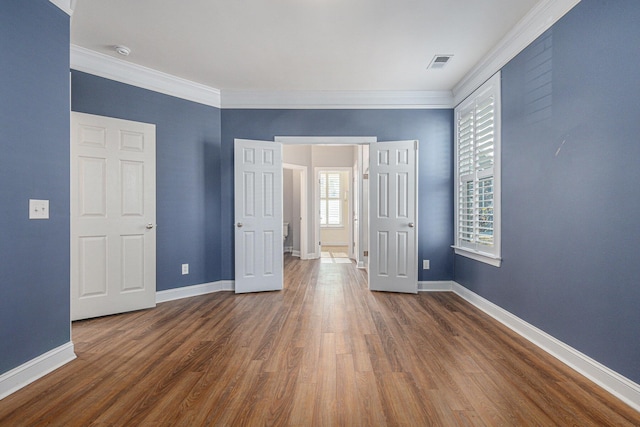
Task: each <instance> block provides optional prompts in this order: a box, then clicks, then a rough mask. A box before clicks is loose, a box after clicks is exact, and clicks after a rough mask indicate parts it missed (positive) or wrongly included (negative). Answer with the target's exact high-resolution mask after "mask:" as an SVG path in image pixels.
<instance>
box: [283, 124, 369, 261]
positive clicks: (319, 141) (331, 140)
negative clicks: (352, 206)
mask: <svg viewBox="0 0 640 427" xmlns="http://www.w3.org/2000/svg"><path fill="white" fill-rule="evenodd" d="M273 140H274V142H280V143H282V144H283V145H286V144H290V145H354V146H358V145H360V146H363V145H364V146H368V145H370V144H375V143H376V142H378V137H376V136H275V137H274V138H273ZM359 151H360V150H359ZM359 158H360V157H359ZM325 169H326V168H325ZM362 169H363V171H364V170H367V169H368V165H364V164H363V165H362ZM307 191H308V186H307ZM315 192H316V187H315V186H312V191H311V193H310V194H311V197H313V198H314V199H312V200H315ZM360 195H361V197H360V199H359V200H358V203H359V202H361V201H362V192H360ZM354 203H355V201H354ZM360 208H362V206H361V207H360ZM314 209H316V208H315V202H314ZM318 209H319V208H318ZM318 209H316V211H317V210H318ZM360 212H363V210H362V209H360ZM352 219H353V218H352ZM317 223H319V220H318V221H316V220H315V216H314V217H313V223H312V224H308V225H307V230H309V229H312V230H314V233H313V234H314V240H315V242H314V246H315V247H314V248H313V250H311V249H310V248H307V251H308V252H307V255H308V258H307V259H314V258H320V248H319V247H318V244H317V243H318V238H319V233H318V235H316V232H315V230H316V228H318V229H319V224H317ZM351 223H353V221H352V220H351ZM316 224H317V225H318V227H316ZM358 226H359V227H362V226H363V221H360V223H359V224H358ZM362 234H363V232H362V230H361V232H360V235H361V236H362ZM364 234H368V233H366V232H365V233H364ZM360 246H361V247H360V250H361V251H362V244H361V245H360ZM358 259H359V258H358ZM363 264H364V265H361V264H360V263H358V267H360V268H366V262H363Z"/></svg>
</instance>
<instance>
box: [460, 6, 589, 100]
mask: <svg viewBox="0 0 640 427" xmlns="http://www.w3.org/2000/svg"><path fill="white" fill-rule="evenodd" d="M578 3H580V0H543V1H541V2H540V3H538V4H537V5H536V6H535V7H534V8H533V9H531V11H529V13H527V14H526V15H525V16H524V18H522V19H521V20H520V21H519V22H518V23H517V24H516V25H515V26H514V27H513V28H512V29H511V31H509V32H508V33H507V34H506V35H505V36H504V37H503V38H502V39H501V40H500V42H499V43H498V44H497V45H496V46H494V47H493V49H491V50H490V51H489V53H488V54H487V55H486V56H485V57H484V58H483V59H482V60H481V61H480V62H479V63H478V64H477V65H476V66H475V67H474V68H473V69H472V70H471V71H470V72H469V73H467V74H466V75H465V76H464V77H463V78H462V80H460V81H459V82H458V84H456V85H455V87H454V88H453V98H454V105H458V104H459V103H460V102H462V101H463V100H464V99H465V98H466V97H467V96H469V95H470V94H471V93H472V92H473V91H474V90H476V89H477V88H478V87H480V86H481V85H482V83H484V82H485V81H487V80H488V79H489V78H490V77H491V76H492V75H494V74H495V73H496V72H498V71H499V70H500V69H502V67H504V66H505V65H506V64H507V63H508V62H509V61H510V60H511V59H513V58H514V57H515V56H516V55H517V54H519V53H520V52H522V51H523V50H524V49H525V48H526V47H527V46H528V45H529V44H531V43H532V42H533V41H534V40H535V39H537V38H538V37H539V36H540V35H541V34H542V33H544V32H545V31H546V30H548V29H549V28H551V26H552V25H553V24H555V23H556V22H557V21H558V20H559V19H560V18H562V17H563V16H564V15H565V14H566V13H567V12H569V11H570V10H571V9H573V7H574V6H576V5H577V4H578Z"/></svg>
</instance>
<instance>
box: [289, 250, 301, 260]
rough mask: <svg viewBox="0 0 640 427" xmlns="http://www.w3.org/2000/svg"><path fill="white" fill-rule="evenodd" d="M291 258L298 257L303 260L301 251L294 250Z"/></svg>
mask: <svg viewBox="0 0 640 427" xmlns="http://www.w3.org/2000/svg"><path fill="white" fill-rule="evenodd" d="M291 256H295V257H298V258H300V259H302V258H301V257H300V251H299V250H297V249H293V250H292V251H291Z"/></svg>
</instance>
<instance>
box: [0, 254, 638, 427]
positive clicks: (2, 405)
mask: <svg viewBox="0 0 640 427" xmlns="http://www.w3.org/2000/svg"><path fill="white" fill-rule="evenodd" d="M285 269H286V275H285V277H286V283H285V289H284V290H283V291H280V292H269V293H262V294H245V295H235V294H232V293H229V292H221V293H216V294H210V295H205V296H199V297H194V298H188V299H183V300H178V301H171V302H167V303H163V304H159V305H158V307H157V308H155V309H152V310H146V311H139V312H134V313H128V314H121V315H117V316H109V317H104V318H99V319H93V320H86V321H81V322H76V323H74V324H73V342H74V344H75V349H76V353H77V355H78V359H77V360H75V361H73V362H71V363H69V364H67V365H65V366H64V367H62V368H60V369H59V370H57V371H55V372H53V373H51V374H49V375H48V376H46V377H45V378H43V379H41V380H39V381H37V382H35V383H33V384H31V385H29V386H27V387H25V388H24V389H22V390H20V391H18V392H16V393H14V394H12V395H11V396H8V397H7V398H5V399H4V400H2V401H0V426H40V425H52V426H76V425H77V426H85V425H96V426H120V425H126V426H134V425H141V426H203V425H211V426H244V425H246V426H263V425H277V426H432V425H433V426H529V425H531V426H557V425H559V426H564V425H567V426H569V425H578V426H608V425H611V426H633V425H636V426H638V425H640V413H638V412H636V411H634V410H633V409H631V408H629V407H628V406H626V405H624V404H623V403H622V402H620V401H619V400H617V399H616V398H614V397H613V396H611V395H609V394H608V393H606V392H605V391H603V390H602V389H600V388H599V387H597V386H596V385H594V384H593V383H591V382H590V381H588V380H586V379H585V378H583V377H581V376H580V375H578V374H577V373H575V372H574V371H572V370H571V369H569V368H567V367H566V366H564V365H563V364H561V363H560V362H558V361H556V360H555V359H553V358H551V357H550V356H548V355H547V354H546V353H544V352H542V351H541V350H539V349H538V348H536V347H535V346H533V345H532V344H530V343H529V342H527V341H525V340H523V339H522V338H520V337H518V336H517V335H515V334H514V333H512V332H511V331H510V330H508V329H507V328H505V327H503V326H502V325H501V324H499V323H497V322H496V321H495V320H493V319H491V318H490V317H488V316H487V315H485V314H483V313H482V312H480V311H479V310H477V309H475V308H474V307H473V306H471V305H469V304H468V303H466V302H465V301H463V300H462V299H460V298H459V297H457V296H456V295H454V294H451V293H421V294H419V295H398V294H386V293H376V292H369V291H368V290H367V287H366V277H365V275H364V274H363V272H361V271H359V270H357V269H355V268H354V266H353V265H350V264H322V263H321V262H320V261H319V260H316V261H299V260H298V259H297V258H291V257H286V258H285Z"/></svg>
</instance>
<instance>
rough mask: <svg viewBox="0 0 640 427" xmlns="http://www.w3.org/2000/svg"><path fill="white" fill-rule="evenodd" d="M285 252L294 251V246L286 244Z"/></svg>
mask: <svg viewBox="0 0 640 427" xmlns="http://www.w3.org/2000/svg"><path fill="white" fill-rule="evenodd" d="M284 253H285V254H290V253H293V246H285V247H284Z"/></svg>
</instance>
